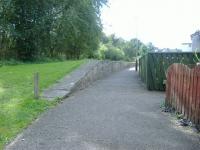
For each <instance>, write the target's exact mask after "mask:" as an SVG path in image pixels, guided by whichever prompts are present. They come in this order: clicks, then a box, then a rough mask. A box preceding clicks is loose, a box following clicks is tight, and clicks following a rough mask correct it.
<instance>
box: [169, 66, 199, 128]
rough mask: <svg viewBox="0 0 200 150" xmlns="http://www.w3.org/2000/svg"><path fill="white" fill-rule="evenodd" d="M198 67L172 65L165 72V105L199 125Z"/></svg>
mask: <svg viewBox="0 0 200 150" xmlns="http://www.w3.org/2000/svg"><path fill="white" fill-rule="evenodd" d="M199 90H200V66H197V67H194V68H193V69H190V68H189V67H188V66H186V65H183V64H173V65H171V66H170V67H169V69H168V72H167V87H166V105H167V106H169V107H171V108H175V109H176V111H178V112H180V113H182V114H184V116H185V117H186V118H187V119H188V120H190V121H192V122H193V123H194V124H196V125H200V91H199Z"/></svg>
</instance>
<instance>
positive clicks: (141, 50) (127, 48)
mask: <svg viewBox="0 0 200 150" xmlns="http://www.w3.org/2000/svg"><path fill="white" fill-rule="evenodd" d="M152 48H154V47H153V45H152V47H148V46H146V45H145V44H144V43H142V42H141V41H140V40H138V39H131V40H130V41H125V40H124V39H122V38H117V37H116V36H115V35H114V34H112V35H110V36H106V35H105V34H103V35H102V38H101V44H100V47H99V50H98V52H96V57H97V58H99V59H111V60H126V61H134V60H135V59H136V58H137V57H139V56H142V55H145V54H146V53H147V52H148V51H150V50H151V49H152Z"/></svg>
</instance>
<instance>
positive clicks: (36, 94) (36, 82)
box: [34, 72, 39, 99]
mask: <svg viewBox="0 0 200 150" xmlns="http://www.w3.org/2000/svg"><path fill="white" fill-rule="evenodd" d="M34 98H36V99H38V98H39V73H38V72H36V73H35V74H34Z"/></svg>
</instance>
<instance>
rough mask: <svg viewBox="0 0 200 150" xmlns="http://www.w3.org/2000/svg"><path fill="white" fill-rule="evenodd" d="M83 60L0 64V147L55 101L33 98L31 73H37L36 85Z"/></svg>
mask: <svg viewBox="0 0 200 150" xmlns="http://www.w3.org/2000/svg"><path fill="white" fill-rule="evenodd" d="M84 62H85V61H84V60H80V61H65V62H56V63H45V64H25V65H17V66H3V67H0V149H3V146H4V145H5V144H6V143H7V142H9V141H10V140H11V139H12V138H13V137H15V136H16V135H17V134H18V133H20V132H21V131H22V129H24V128H25V127H27V126H28V125H29V124H30V123H31V122H32V121H33V120H34V119H36V118H37V117H38V115H39V114H41V113H42V112H43V111H45V110H46V109H48V108H49V107H51V106H53V105H55V102H48V101H45V100H35V99H34V98H33V74H34V73H35V72H39V73H40V89H41V90H42V89H44V88H47V87H48V86H50V85H51V84H53V83H55V81H57V80H58V79H60V78H62V77H63V76H65V75H66V74H68V73H70V72H71V71H72V70H74V69H75V68H77V67H79V66H80V65H81V64H83V63H84Z"/></svg>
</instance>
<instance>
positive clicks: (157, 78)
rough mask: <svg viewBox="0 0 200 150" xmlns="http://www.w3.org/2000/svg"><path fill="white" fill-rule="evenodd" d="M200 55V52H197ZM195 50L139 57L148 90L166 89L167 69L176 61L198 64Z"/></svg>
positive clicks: (141, 72) (140, 71)
mask: <svg viewBox="0 0 200 150" xmlns="http://www.w3.org/2000/svg"><path fill="white" fill-rule="evenodd" d="M197 55H198V56H200V53H198V54H197ZM196 62H197V58H196V56H195V53H194V52H164V53H148V54H147V55H145V56H143V57H141V58H140V59H139V75H140V77H141V79H142V81H143V82H144V83H145V84H146V86H147V89H148V90H157V91H165V84H163V81H164V80H166V73H167V69H168V67H169V66H170V65H172V64H174V63H183V64H187V65H188V64H191V65H192V64H196Z"/></svg>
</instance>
